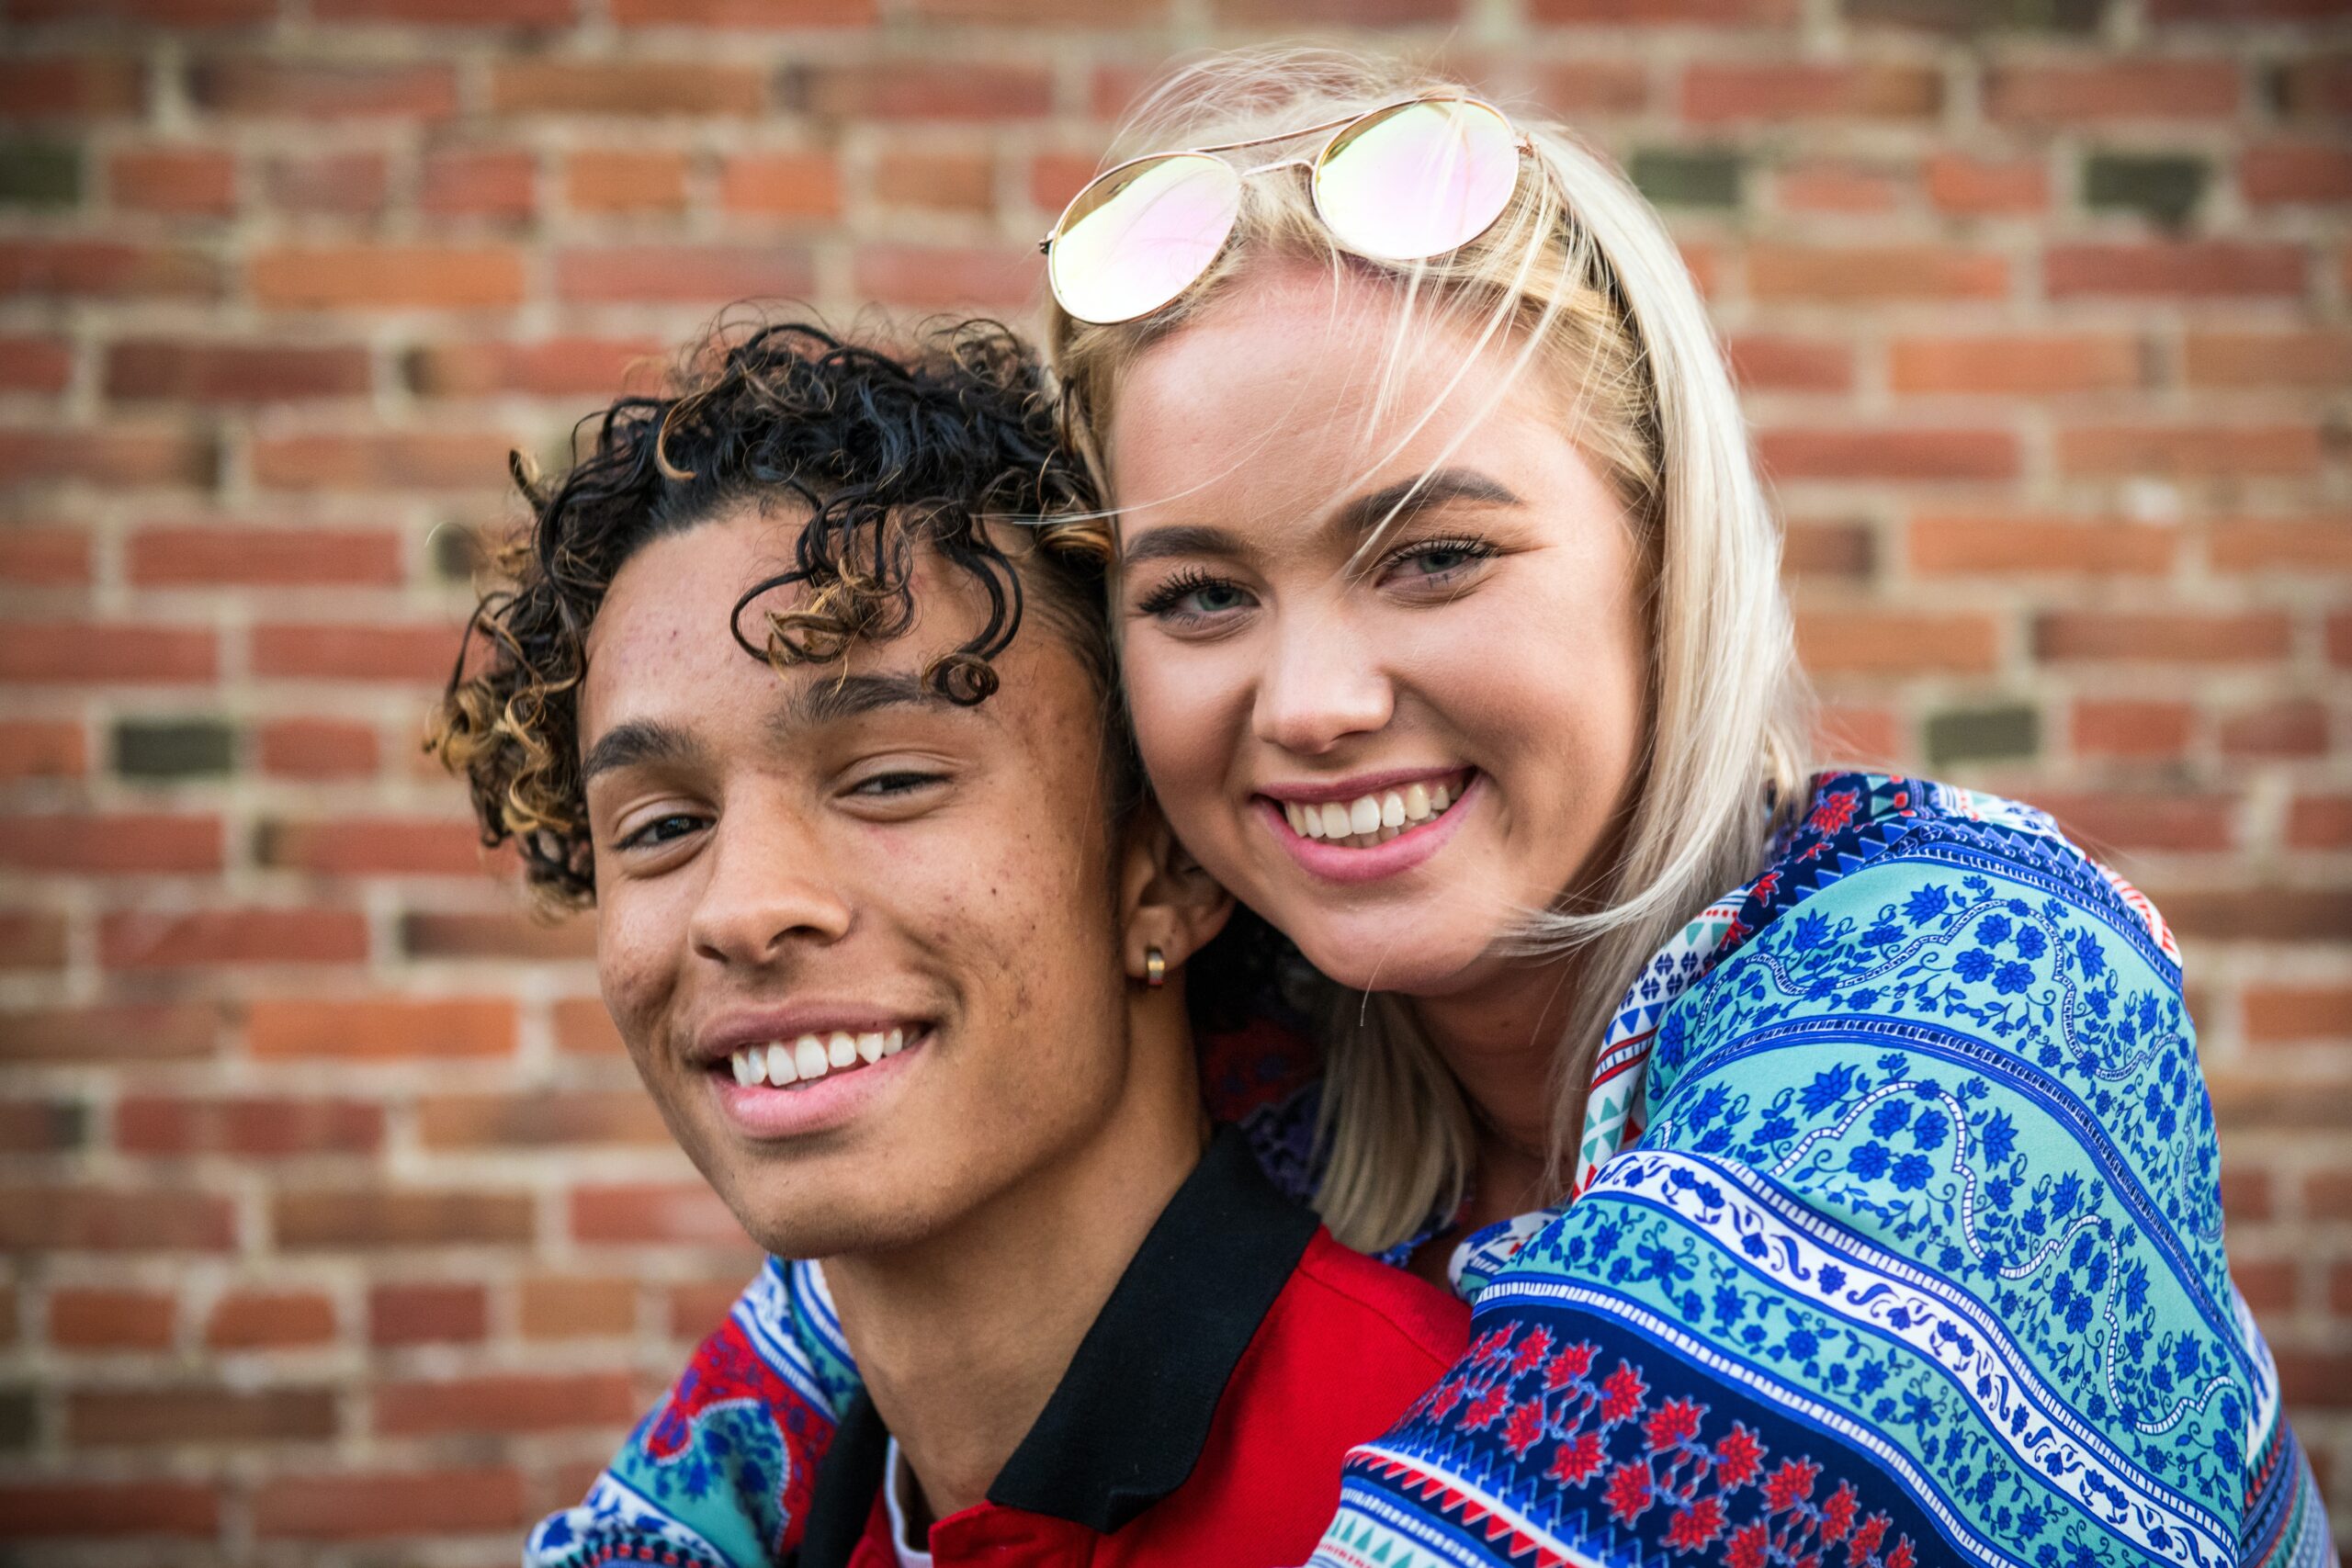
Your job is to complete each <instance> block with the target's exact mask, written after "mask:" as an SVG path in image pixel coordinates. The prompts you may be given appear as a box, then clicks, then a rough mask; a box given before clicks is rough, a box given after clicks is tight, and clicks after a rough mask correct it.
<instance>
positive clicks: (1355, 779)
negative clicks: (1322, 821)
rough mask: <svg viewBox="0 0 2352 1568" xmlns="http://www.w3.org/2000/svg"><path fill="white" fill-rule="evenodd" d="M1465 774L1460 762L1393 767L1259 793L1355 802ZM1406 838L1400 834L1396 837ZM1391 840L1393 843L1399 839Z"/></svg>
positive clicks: (1299, 800)
mask: <svg viewBox="0 0 2352 1568" xmlns="http://www.w3.org/2000/svg"><path fill="white" fill-rule="evenodd" d="M1465 771H1466V770H1464V768H1463V767H1462V766H1461V765H1460V764H1458V763H1457V764H1455V765H1454V766H1453V767H1451V768H1391V769H1390V770H1389V771H1388V772H1386V773H1356V774H1354V775H1352V776H1351V777H1349V778H1344V779H1308V780H1306V781H1304V782H1302V783H1299V784H1260V785H1259V786H1258V793H1259V794H1260V795H1268V796H1271V797H1272V798H1273V799H1275V800H1288V801H1293V802H1295V803H1297V804H1299V805H1305V804H1306V802H1308V801H1310V800H1313V801H1325V800H1354V799H1356V798H1357V797H1358V796H1360V795H1379V794H1381V793H1383V792H1384V791H1386V790H1392V789H1403V788H1404V787H1405V786H1406V785H1407V784H1437V783H1439V782H1441V781H1442V780H1445V779H1454V778H1459V777H1461V776H1462V774H1463V773H1464V772H1465ZM1403 836H1404V835H1402V834H1398V835H1397V838H1399V839H1401V838H1402V837H1403ZM1389 841H1390V842H1391V843H1394V842H1396V841H1397V840H1395V839H1392V840H1389Z"/></svg>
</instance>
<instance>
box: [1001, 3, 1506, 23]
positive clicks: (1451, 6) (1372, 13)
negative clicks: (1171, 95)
mask: <svg viewBox="0 0 2352 1568" xmlns="http://www.w3.org/2000/svg"><path fill="white" fill-rule="evenodd" d="M966 3H969V0H966ZM1213 13H1214V15H1215V16H1216V19H1217V20H1218V21H1219V22H1222V23H1225V24H1227V25H1228V26H1234V27H1283V26H1291V27H1318V26H1319V27H1329V26H1343V27H1360V28H1410V27H1424V26H1429V25H1431V24H1435V23H1442V22H1451V21H1454V20H1456V19H1458V18H1459V17H1460V16H1461V14H1462V3H1461V0H1214V6H1213Z"/></svg>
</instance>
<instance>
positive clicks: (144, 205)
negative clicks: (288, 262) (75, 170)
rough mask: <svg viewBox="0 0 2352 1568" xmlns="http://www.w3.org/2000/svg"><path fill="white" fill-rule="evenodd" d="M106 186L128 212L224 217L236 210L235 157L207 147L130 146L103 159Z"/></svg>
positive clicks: (185, 216) (190, 216) (168, 215)
mask: <svg viewBox="0 0 2352 1568" xmlns="http://www.w3.org/2000/svg"><path fill="white" fill-rule="evenodd" d="M107 194H108V195H109V196H110V197H112V198H113V201H114V205H115V206H117V207H119V208H121V209H124V210H126V211H131V212H153V213H158V214H161V215H164V216H165V217H172V218H226V217H228V216H229V215H230V214H231V213H232V212H234V211H235V210H236V209H237V161H236V159H235V158H234V157H233V156H232V155H231V154H230V153H228V152H222V151H220V149H218V148H212V147H133V148H127V149H125V150H123V151H122V152H117V153H115V154H114V155H113V156H112V157H110V158H108V159H107Z"/></svg>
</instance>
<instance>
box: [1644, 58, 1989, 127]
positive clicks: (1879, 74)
mask: <svg viewBox="0 0 2352 1568" xmlns="http://www.w3.org/2000/svg"><path fill="white" fill-rule="evenodd" d="M1941 107H1943V76H1942V74H1941V73H1939V72H1937V71H1935V70H1932V69H1930V68H1928V67H1926V66H1912V65H1826V64H1800V63H1796V62H1771V63H1765V64H1749V63H1746V62H1741V63H1723V62H1701V63H1698V64H1693V65H1691V66H1689V67H1687V68H1686V69H1685V70H1684V71H1683V73H1682V118H1684V119H1686V120H1689V121H1690V122H1691V123H1692V124H1696V125H1708V124H1719V123H1724V122H1727V121H1734V120H1786V119H1830V118H1838V119H1916V118H1926V117H1929V116H1932V115H1934V114H1935V113H1936V112H1937V111H1938V110H1939V109H1940V108H1941Z"/></svg>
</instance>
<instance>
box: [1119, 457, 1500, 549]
mask: <svg viewBox="0 0 2352 1568" xmlns="http://www.w3.org/2000/svg"><path fill="white" fill-rule="evenodd" d="M1453 502H1467V503H1469V504H1471V505H1476V506H1517V505H1519V504H1520V498H1519V496H1518V494H1517V492H1515V491H1512V490H1510V488H1509V487H1508V486H1506V485H1504V484H1503V483H1501V482H1500V481H1499V480H1497V479H1489V478H1488V477H1487V476H1486V475H1485V474H1482V473H1480V472H1478V471H1477V470H1476V468H1434V469H1431V470H1430V472H1428V473H1426V474H1419V475H1416V476H1415V477H1414V478H1412V479H1399V480H1397V482H1396V483H1395V484H1390V485H1383V486H1381V487H1380V488H1379V489H1378V490H1374V491H1365V492H1364V493H1363V494H1362V495H1360V496H1357V497H1355V498H1354V499H1353V500H1351V501H1350V502H1347V503H1346V504H1345V505H1343V506H1341V507H1340V509H1339V510H1338V511H1337V512H1335V513H1332V514H1331V521H1330V524H1329V528H1330V530H1331V532H1333V533H1335V534H1339V535H1341V536H1350V537H1353V538H1361V537H1362V536H1364V535H1367V534H1370V533H1371V532H1373V531H1374V529H1376V528H1378V527H1379V526H1380V525H1382V524H1383V523H1385V522H1386V521H1388V519H1389V515H1390V513H1395V514H1396V517H1397V521H1399V522H1402V521H1404V520H1405V519H1406V518H1408V517H1411V516H1413V515H1414V514H1415V513H1420V512H1426V511H1429V510H1430V509H1431V508H1434V507H1439V506H1444V505H1447V504H1449V503H1453ZM1249 551H1250V545H1249V543H1248V542H1247V540H1246V539H1245V538H1244V536H1242V535H1240V534H1238V533H1237V532H1236V531H1234V530H1233V529H1230V528H1221V527H1218V526H1216V525H1213V524H1205V523H1179V524H1172V525H1170V526H1168V527H1165V528H1154V529H1153V530H1152V531H1151V532H1150V533H1148V534H1146V535H1145V536H1143V537H1142V538H1140V539H1137V540H1136V542H1135V543H1134V545H1132V546H1130V547H1128V549H1127V550H1126V552H1125V555H1124V556H1123V557H1122V558H1121V563H1122V564H1123V565H1126V566H1139V565H1141V564H1142V563H1144V562H1145V561H1150V560H1159V559H1161V558H1165V557H1169V556H1239V555H1246V554H1248V553H1249Z"/></svg>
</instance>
